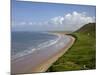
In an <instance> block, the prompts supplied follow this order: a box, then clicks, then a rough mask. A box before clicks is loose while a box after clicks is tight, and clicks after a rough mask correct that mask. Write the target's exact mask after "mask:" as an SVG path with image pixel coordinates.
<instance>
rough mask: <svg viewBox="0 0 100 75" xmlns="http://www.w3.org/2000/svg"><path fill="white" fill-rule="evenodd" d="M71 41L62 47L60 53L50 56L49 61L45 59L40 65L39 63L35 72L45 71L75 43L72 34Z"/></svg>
mask: <svg viewBox="0 0 100 75" xmlns="http://www.w3.org/2000/svg"><path fill="white" fill-rule="evenodd" d="M70 38H71V41H70V42H69V45H66V47H64V48H62V49H61V50H60V51H59V52H58V53H56V54H55V55H53V56H52V57H50V58H49V59H48V60H47V61H44V62H43V63H41V64H40V65H38V66H37V67H36V68H34V69H33V72H45V71H46V70H47V69H48V68H49V67H50V66H51V65H52V64H53V63H54V62H55V61H57V60H58V59H59V57H61V56H62V55H63V54H64V53H65V52H66V51H67V50H68V49H69V48H70V47H71V46H72V44H73V43H74V41H75V38H73V37H72V36H70Z"/></svg>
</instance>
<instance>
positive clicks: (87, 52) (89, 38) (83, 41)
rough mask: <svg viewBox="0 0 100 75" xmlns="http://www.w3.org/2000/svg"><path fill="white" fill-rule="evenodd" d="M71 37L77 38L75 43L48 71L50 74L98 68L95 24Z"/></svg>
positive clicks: (87, 26)
mask: <svg viewBox="0 0 100 75" xmlns="http://www.w3.org/2000/svg"><path fill="white" fill-rule="evenodd" d="M70 35H72V36H74V37H75V38H76V41H75V43H74V44H73V46H72V47H71V48H70V49H69V50H68V51H67V52H66V53H65V54H64V55H63V56H62V57H60V58H59V59H58V60H57V61H56V62H55V63H54V64H53V65H52V66H51V67H50V68H49V69H48V70H47V71H48V72H56V71H70V70H87V69H95V68H96V56H95V55H96V43H95V42H96V40H95V23H89V24H86V25H84V26H83V27H82V28H81V29H79V30H78V31H76V32H74V33H72V34H70Z"/></svg>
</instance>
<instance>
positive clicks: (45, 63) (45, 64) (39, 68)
mask: <svg viewBox="0 0 100 75" xmlns="http://www.w3.org/2000/svg"><path fill="white" fill-rule="evenodd" d="M50 34H53V35H58V36H63V37H66V36H67V37H70V42H68V44H66V45H65V46H64V47H63V48H61V49H59V50H58V51H57V52H54V53H53V54H52V56H48V55H47V57H49V58H47V59H45V60H44V58H45V56H46V55H44V58H38V57H37V55H38V54H39V52H37V53H38V54H37V53H35V55H36V56H35V55H34V53H32V54H30V55H28V56H26V57H24V58H22V59H21V60H22V61H20V59H19V60H18V62H16V61H14V62H15V63H14V64H13V62H12V64H11V65H12V67H13V68H12V73H16V74H22V73H36V72H45V71H46V70H47V69H48V68H49V67H50V66H51V65H52V64H53V63H54V62H55V61H56V60H57V59H58V58H59V57H61V56H62V55H63V54H64V53H65V52H66V51H67V50H68V49H69V48H70V47H71V46H72V44H73V43H74V40H75V38H74V37H72V36H70V35H65V34H60V33H50ZM66 39H67V38H66ZM60 40H61V39H60ZM62 40H64V39H63V38H62ZM67 40H68V39H67ZM51 47H52V46H51ZM49 48H50V47H49ZM47 49H48V48H47ZM47 49H46V50H47ZM51 49H52V48H51ZM48 50H49V49H48ZM48 50H47V53H50V50H49V51H48ZM51 52H53V51H51ZM40 53H41V52H40ZM42 56H43V53H42ZM34 58H35V59H34ZM27 59H28V60H29V61H30V62H29V63H28V61H27V62H26V60H27ZM23 60H24V61H23ZM34 60H36V61H37V62H38V63H37V64H36V65H35V63H36V62H34ZM40 60H41V61H42V62H41V61H40ZM23 64H24V65H23ZM32 64H34V65H35V66H34V67H31V68H29V66H30V65H32ZM20 66H22V67H23V68H22V67H21V68H22V69H23V70H22V69H21V70H22V71H21V70H20V69H18V68H19V67H20ZM26 67H27V69H25V70H24V68H26ZM15 68H16V69H17V70H16V69H15ZM13 69H15V70H13ZM27 70H28V71H27Z"/></svg>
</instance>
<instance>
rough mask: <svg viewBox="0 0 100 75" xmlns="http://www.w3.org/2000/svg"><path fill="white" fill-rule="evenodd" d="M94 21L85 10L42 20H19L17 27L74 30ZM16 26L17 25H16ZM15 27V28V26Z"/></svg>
mask: <svg viewBox="0 0 100 75" xmlns="http://www.w3.org/2000/svg"><path fill="white" fill-rule="evenodd" d="M92 22H95V17H91V16H87V14H86V12H82V13H79V12H76V11H74V12H72V13H67V14H66V15H64V16H58V17H54V18H51V19H49V20H47V21H44V22H43V21H42V22H32V21H30V22H20V23H19V24H17V25H19V26H18V29H26V30H27V29H29V30H39V29H40V30H45V31H46V30H47V31H48V30H57V31H58V30H65V31H75V30H77V29H79V28H80V27H82V26H83V25H85V24H87V23H92ZM16 27H17V26H16ZM16 27H15V28H16Z"/></svg>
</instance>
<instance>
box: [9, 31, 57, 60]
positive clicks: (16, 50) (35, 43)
mask: <svg viewBox="0 0 100 75" xmlns="http://www.w3.org/2000/svg"><path fill="white" fill-rule="evenodd" d="M57 40H58V36H57V35H54V34H50V33H46V32H12V33H11V59H16V58H19V57H22V56H24V55H28V54H30V53H32V52H34V51H36V50H41V49H42V48H45V47H48V46H50V45H52V44H53V43H56V41H57Z"/></svg>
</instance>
